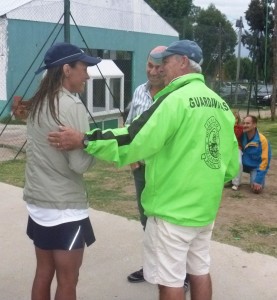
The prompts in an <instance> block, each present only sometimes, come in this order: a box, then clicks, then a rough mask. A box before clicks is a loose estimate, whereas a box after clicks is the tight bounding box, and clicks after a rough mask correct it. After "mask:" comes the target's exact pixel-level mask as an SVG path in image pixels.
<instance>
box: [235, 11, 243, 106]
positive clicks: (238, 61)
mask: <svg viewBox="0 0 277 300" xmlns="http://www.w3.org/2000/svg"><path fill="white" fill-rule="evenodd" d="M236 27H238V28H239V34H238V57H237V72H236V90H235V105H237V104H238V84H239V83H238V82H239V74H240V54H241V33H242V28H243V23H242V17H240V19H239V20H237V21H236Z"/></svg>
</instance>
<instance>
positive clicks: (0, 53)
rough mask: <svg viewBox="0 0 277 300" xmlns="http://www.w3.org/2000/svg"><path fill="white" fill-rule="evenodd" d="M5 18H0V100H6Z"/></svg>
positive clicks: (6, 51) (6, 52)
mask: <svg viewBox="0 0 277 300" xmlns="http://www.w3.org/2000/svg"><path fill="white" fill-rule="evenodd" d="M7 57H8V49H7V20H6V19H2V18H0V101H1V100H7V87H6V84H7V81H6V74H7Z"/></svg>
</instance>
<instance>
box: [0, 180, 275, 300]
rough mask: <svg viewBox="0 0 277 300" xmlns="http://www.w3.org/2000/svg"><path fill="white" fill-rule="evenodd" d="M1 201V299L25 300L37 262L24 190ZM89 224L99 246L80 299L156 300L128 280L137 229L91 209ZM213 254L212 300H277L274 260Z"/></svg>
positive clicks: (5, 193)
mask: <svg viewBox="0 0 277 300" xmlns="http://www.w3.org/2000/svg"><path fill="white" fill-rule="evenodd" d="M0 195H1V200H0V222H1V227H0V241H1V242H0V243H1V244H0V258H1V260H0V299H1V300H29V299H30V290H31V284H32V279H33V274H34V269H35V257H34V249H33V246H32V243H31V241H30V240H29V239H28V238H27V236H26V235H25V229H26V221H27V213H26V209H25V203H24V202H23V200H22V189H20V188H16V187H13V186H10V185H7V184H3V183H0ZM90 218H91V221H92V224H93V227H94V230H95V234H96V239H97V241H96V243H95V244H94V245H93V246H91V247H89V248H87V249H86V251H85V256H84V263H83V266H82V269H81V272H80V278H79V284H78V295H79V297H78V299H79V300H113V299H116V300H157V299H158V293H157V288H156V286H152V285H151V284H148V283H138V284H130V283H129V282H127V280H126V276H127V275H128V274H129V273H130V272H132V271H134V270H136V269H138V267H140V265H141V261H142V258H141V249H142V235H143V232H142V229H141V225H140V223H139V222H137V221H131V220H127V219H125V218H122V217H119V216H115V215H111V214H107V213H104V212H99V211H95V210H92V209H90ZM211 254H212V269H211V275H212V279H213V290H214V291H213V295H214V296H213V300H276V299H277V259H276V258H274V257H271V256H266V255H261V254H258V253H252V254H249V253H246V252H243V251H241V250H240V249H238V248H236V247H232V246H228V245H224V244H220V243H217V242H212V247H211ZM187 298H190V297H189V295H188V297H187Z"/></svg>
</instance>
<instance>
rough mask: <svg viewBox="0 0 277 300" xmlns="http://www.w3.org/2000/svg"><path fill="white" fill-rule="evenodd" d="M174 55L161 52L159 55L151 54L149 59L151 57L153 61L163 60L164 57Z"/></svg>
mask: <svg viewBox="0 0 277 300" xmlns="http://www.w3.org/2000/svg"><path fill="white" fill-rule="evenodd" d="M171 55H174V53H171V52H168V51H163V52H159V53H152V54H151V57H153V58H154V59H163V58H165V57H168V56H171Z"/></svg>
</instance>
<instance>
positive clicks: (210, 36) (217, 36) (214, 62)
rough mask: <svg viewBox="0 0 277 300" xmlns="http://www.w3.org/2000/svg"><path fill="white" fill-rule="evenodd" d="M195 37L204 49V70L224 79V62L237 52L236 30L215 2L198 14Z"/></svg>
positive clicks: (207, 73)
mask: <svg viewBox="0 0 277 300" xmlns="http://www.w3.org/2000/svg"><path fill="white" fill-rule="evenodd" d="M196 23H197V26H195V29H194V37H195V40H196V42H197V43H198V44H199V45H200V47H201V48H202V50H203V56H204V63H203V72H204V73H205V75H207V76H210V77H211V78H216V77H217V78H218V79H219V80H221V79H222V74H223V64H224V63H225V62H226V61H227V60H228V59H229V58H230V57H232V55H233V54H234V52H235V46H236V42H237V36H236V32H235V31H234V29H233V28H232V24H231V23H230V21H228V20H227V17H226V16H225V15H224V14H222V13H221V12H220V11H219V10H218V9H217V8H216V7H215V6H214V5H213V4H210V5H209V7H208V8H207V9H206V10H205V9H200V11H199V13H198V15H197V16H196Z"/></svg>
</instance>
